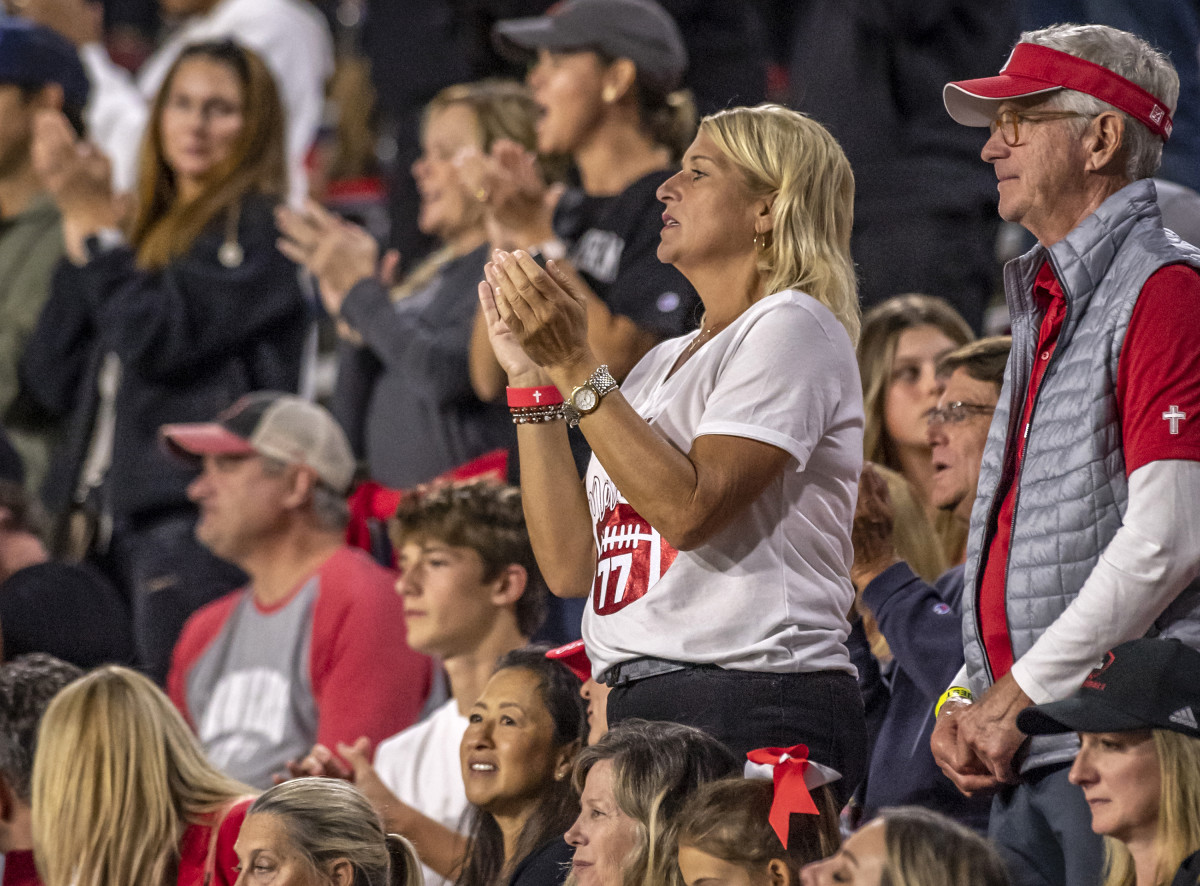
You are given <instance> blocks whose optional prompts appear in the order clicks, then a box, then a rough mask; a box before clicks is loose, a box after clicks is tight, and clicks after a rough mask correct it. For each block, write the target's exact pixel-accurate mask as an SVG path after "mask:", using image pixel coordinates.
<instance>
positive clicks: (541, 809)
mask: <svg viewBox="0 0 1200 886" xmlns="http://www.w3.org/2000/svg"><path fill="white" fill-rule="evenodd" d="M468 721H469V725H468V726H467V730H466V732H465V733H464V734H463V739H462V744H461V746H460V747H459V757H460V761H461V764H462V774H463V784H464V786H465V788H466V792H467V799H468V800H470V801H471V804H472V807H473V813H472V815H473V818H472V825H471V837H470V850H469V853H468V856H467V859H466V862H465V863H464V865H463V870H462V874H461V875H460V876H459V878H458V884H457V886H505V884H508V886H558V884H559V883H561V882H562V880H563V876H564V870H565V866H566V864H567V863H569V862H570V860H571V848H570V847H569V846H568V845H567V843H566V842H564V841H563V836H562V835H563V831H565V830H566V828H567V825H569V824H570V822H571V820H572V819H573V818H574V817H575V815H576V813H577V812H578V809H579V801H578V798H577V796H576V794H575V791H574V789H573V788H572V786H571V780H570V778H569V777H568V776H569V775H570V772H571V764H572V762H573V761H574V759H575V755H576V754H577V753H578V752H579V749H580V747H582V745H583V739H584V736H586V734H587V714H586V711H585V709H584V705H583V699H582V698H581V697H580V695H579V680H578V678H576V677H575V675H574V674H572V673H571V671H570V670H569V669H568V668H567V667H566V666H565V665H563V664H562V663H560V662H557V661H552V660H550V659H547V658H546V650H545V648H544V647H538V646H530V647H526V648H525V649H518V650H516V651H514V652H510V653H509V654H508V655H506V656H504V657H503V658H502V659H500V662H499V663H498V664H497V665H496V672H495V673H494V674H493V675H492V678H491V679H490V680H489V681H488V683H487V686H485V687H484V690H483V694H482V695H481V696H480V697H479V700H478V701H476V702H475V704H474V705H473V706H472V707H471V711H470V713H469V714H468Z"/></svg>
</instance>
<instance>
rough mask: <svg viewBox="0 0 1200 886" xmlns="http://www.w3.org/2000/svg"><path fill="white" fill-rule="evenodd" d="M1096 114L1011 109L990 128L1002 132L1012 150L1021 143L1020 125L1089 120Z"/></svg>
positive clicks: (1001, 135)
mask: <svg viewBox="0 0 1200 886" xmlns="http://www.w3.org/2000/svg"><path fill="white" fill-rule="evenodd" d="M1095 116H1096V115H1095V114H1081V113H1079V112H1078V111H1014V110H1012V109H1009V110H1007V111H1001V112H1000V113H999V114H997V115H996V119H995V120H993V121H992V122H991V123H990V124H989V127H990V129H991V131H992V132H995V131H996V130H997V129H999V130H1000V137H1001V138H1002V139H1004V143H1005V144H1006V145H1008V146H1009V147H1010V148H1015V147H1016V146H1017V145H1019V144H1020V143H1021V131H1020V128H1019V127H1020V125H1021V123H1022V122H1025V123H1046V122H1048V121H1050V120H1067V119H1069V118H1071V117H1083V118H1086V119H1088V120H1090V119H1091V118H1093V117H1095Z"/></svg>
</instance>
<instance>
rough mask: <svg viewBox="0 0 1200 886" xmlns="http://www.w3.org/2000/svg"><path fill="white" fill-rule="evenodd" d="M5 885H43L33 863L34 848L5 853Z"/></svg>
mask: <svg viewBox="0 0 1200 886" xmlns="http://www.w3.org/2000/svg"><path fill="white" fill-rule="evenodd" d="M3 886H42V878H41V877H39V876H38V872H37V866H36V865H35V864H34V863H33V850H30V849H18V850H15V851H13V852H8V853H6V854H5V856H4V881H3Z"/></svg>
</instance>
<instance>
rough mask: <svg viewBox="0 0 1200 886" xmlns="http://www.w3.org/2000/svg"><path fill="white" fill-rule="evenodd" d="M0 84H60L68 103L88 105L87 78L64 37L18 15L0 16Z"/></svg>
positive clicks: (75, 53)
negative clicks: (15, 16) (16, 16)
mask: <svg viewBox="0 0 1200 886" xmlns="http://www.w3.org/2000/svg"><path fill="white" fill-rule="evenodd" d="M0 83H14V84H16V85H18V86H45V85H46V84H47V83H57V84H58V85H59V86H61V87H62V91H63V98H64V99H65V100H66V102H67V104H69V105H73V106H74V107H77V108H82V107H83V106H84V105H85V104H87V97H88V78H87V74H85V73H84V70H83V64H82V63H81V62H80V61H79V53H77V52H76V51H75V47H74V46H73V45H71V42H70V41H69V40H67V39H66V38H65V37H62V36H60V35H59V34H58V33H57V32H55V31H52V30H50V29H49V28H46V27H43V26H41V25H35V24H33V22H29V21H26V20H25V19H20V18H11V17H10V18H0Z"/></svg>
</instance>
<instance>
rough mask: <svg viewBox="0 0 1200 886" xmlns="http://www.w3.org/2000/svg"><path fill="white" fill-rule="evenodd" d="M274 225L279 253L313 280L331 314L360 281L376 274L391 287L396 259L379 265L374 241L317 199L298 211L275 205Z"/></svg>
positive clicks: (388, 256)
mask: <svg viewBox="0 0 1200 886" xmlns="http://www.w3.org/2000/svg"><path fill="white" fill-rule="evenodd" d="M275 222H276V224H277V225H278V226H279V231H280V233H281V234H282V235H283V236H282V237H280V238H279V240H277V241H276V245H277V246H278V247H279V251H280V252H282V253H283V254H284V255H286V256H287V257H288V258H290V259H291V260H292V261H294V262H296V263H297V264H299V265H303V266H304V267H305V268H306V269H307V270H308V271H309V272H310V273H312V275H313V276H314V277H316V278H317V285H318V286H319V288H320V292H321V301H322V303H323V304H324V305H325V310H326V311H328V312H329V314H330V316H332V317H337V316H338V314H339V313H341V310H342V303H343V302H344V301H345V300H346V295H347V294H348V293H349V292H350V290H351V289H352V288H353V287H354V284H356V283H358V282H359V281H360V280H362V279H364V278H366V277H376V276H378V278H379V279H380V281H381V282H382V283H384V285H389V284H390V283H391V278H392V275H393V274H394V272H395V268H396V265H397V264H398V263H399V260H400V257H399V255H398V254H397V253H396V252H394V251H389V252H388V253H387V254H386V255H385V256H384V258H383V262H382V265H381V264H380V260H379V244H378V243H376V242H375V238H374V237H372V236H371V235H370V234H369V233H367V232H366V231H365V230H363V229H362V228H360V227H359V226H358V225H354V224H351V223H350V222H348V221H346V220H345V219H343V218H340V217H339V216H337V215H334V214H333V213H332V212H329V211H328V210H327V209H325V208H324V207H323V206H321V205H320V204H319V203H317V202H316V201H314V200H309V201H307V202H306V204H305V207H304V210H303V211H302V212H297V211H296V210H293V209H289V208H287V207H283V206H281V207H279V208H278V209H277V210H276V211H275Z"/></svg>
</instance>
